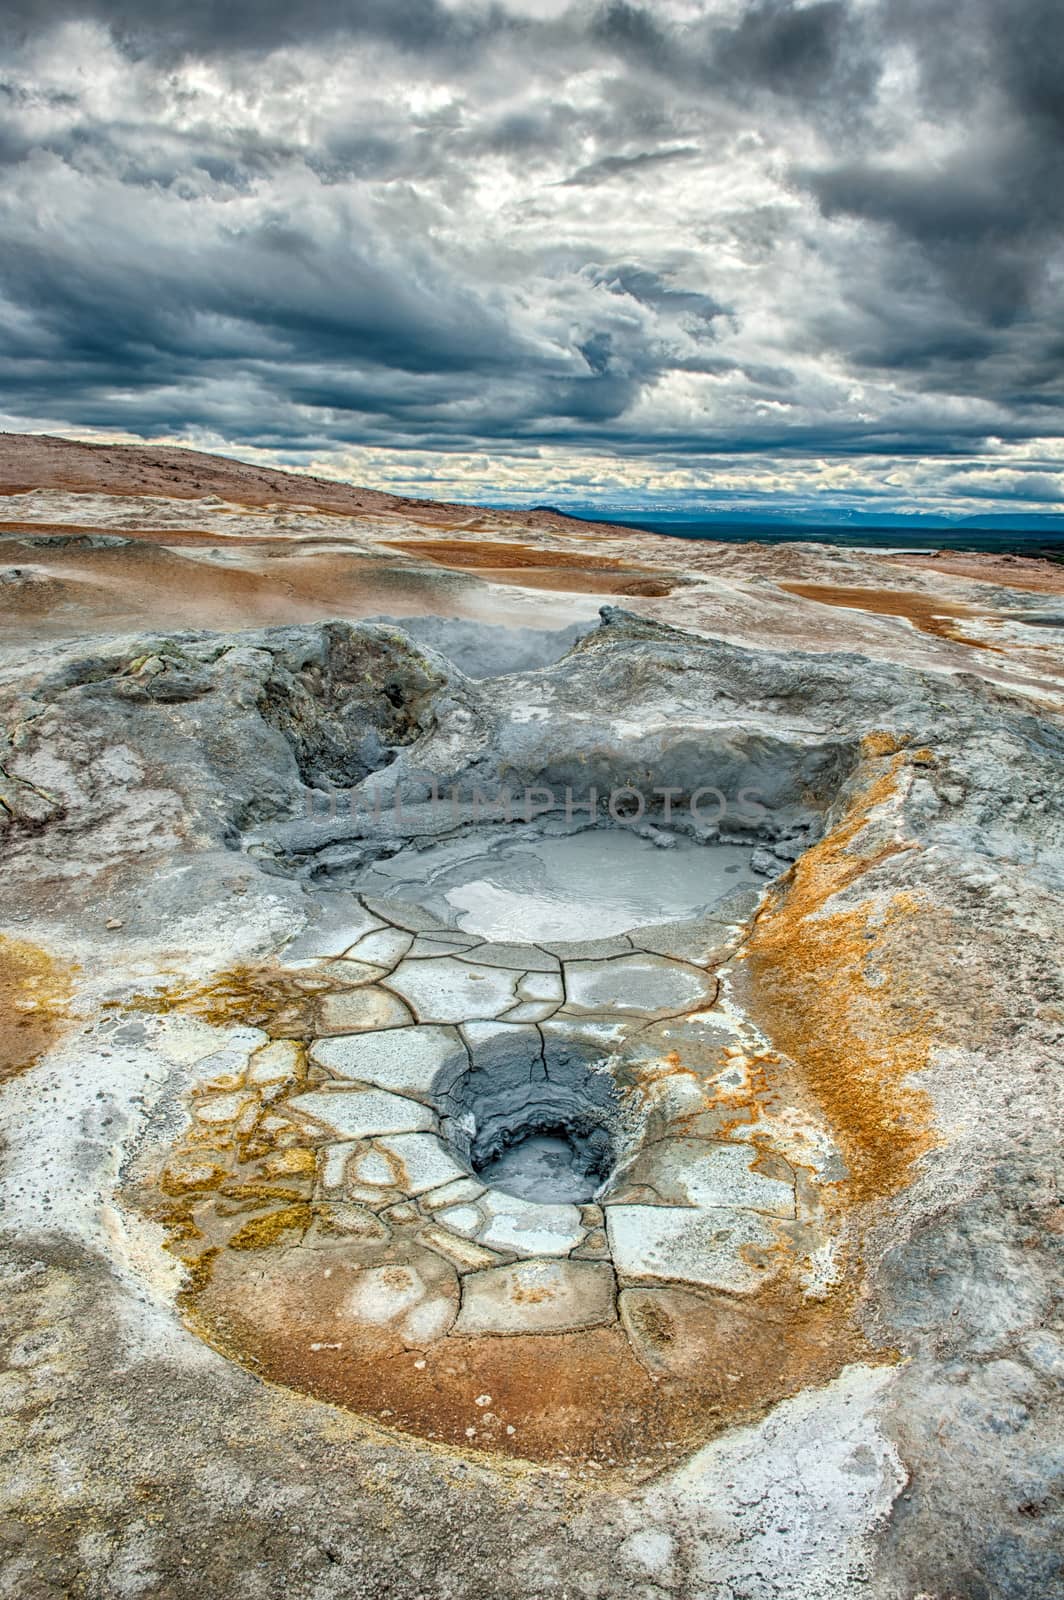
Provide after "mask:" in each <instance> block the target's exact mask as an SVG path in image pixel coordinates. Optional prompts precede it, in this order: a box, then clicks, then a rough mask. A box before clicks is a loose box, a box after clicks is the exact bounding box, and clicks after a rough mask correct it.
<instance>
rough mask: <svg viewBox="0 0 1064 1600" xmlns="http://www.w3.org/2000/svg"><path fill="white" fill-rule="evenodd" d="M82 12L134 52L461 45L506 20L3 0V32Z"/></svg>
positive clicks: (25, 33) (250, 1) (434, 5)
mask: <svg viewBox="0 0 1064 1600" xmlns="http://www.w3.org/2000/svg"><path fill="white" fill-rule="evenodd" d="M82 18H89V19H91V20H93V21H95V22H99V23H101V24H102V25H103V26H104V27H106V28H108V29H109V30H110V31H111V33H112V35H113V36H114V38H115V40H116V41H117V42H118V43H119V44H121V45H122V46H123V47H125V48H126V49H128V50H129V51H130V52H131V53H132V54H134V55H140V54H147V55H171V54H174V53H181V52H186V51H187V52H191V53H193V54H196V55H216V54H225V53H228V52H231V51H239V52H247V51H261V50H275V49H278V48H283V47H284V46H286V45H294V44H299V43H302V42H304V41H307V40H315V39H322V38H324V39H329V38H336V37H338V36H347V37H351V38H368V39H381V40H385V41H387V42H388V43H390V44H393V45H396V46H398V47H399V48H401V49H407V50H414V51H424V50H439V49H453V50H459V49H468V48H469V47H470V46H472V45H474V44H476V42H477V41H478V40H479V39H480V38H481V37H482V36H483V35H485V34H491V33H493V32H495V31H497V30H498V29H499V28H501V27H505V26H506V25H507V19H506V17H505V14H504V13H503V12H501V11H499V10H497V9H495V8H492V7H485V8H484V9H483V10H478V11H476V12H460V11H454V10H452V9H450V8H449V7H448V6H445V5H442V4H441V3H440V0H300V4H299V5H298V6H295V5H293V4H292V3H291V0H226V3H224V4H218V3H217V0H150V4H144V3H139V0H8V3H7V5H6V6H5V8H4V18H3V20H2V21H0V35H2V36H6V37H8V38H10V39H25V38H27V37H29V36H31V35H33V34H34V33H39V32H42V31H44V30H46V29H47V28H49V27H53V26H54V25H55V24H57V23H62V22H69V21H72V20H78V19H82Z"/></svg>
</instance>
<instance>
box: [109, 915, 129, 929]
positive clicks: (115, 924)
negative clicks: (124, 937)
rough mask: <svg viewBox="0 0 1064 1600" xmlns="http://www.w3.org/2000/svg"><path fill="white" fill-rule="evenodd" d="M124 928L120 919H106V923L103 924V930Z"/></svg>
mask: <svg viewBox="0 0 1064 1600" xmlns="http://www.w3.org/2000/svg"><path fill="white" fill-rule="evenodd" d="M124 926H125V924H124V923H123V921H122V918H121V917H108V919H107V921H106V922H105V923H104V927H105V928H122V927H124Z"/></svg>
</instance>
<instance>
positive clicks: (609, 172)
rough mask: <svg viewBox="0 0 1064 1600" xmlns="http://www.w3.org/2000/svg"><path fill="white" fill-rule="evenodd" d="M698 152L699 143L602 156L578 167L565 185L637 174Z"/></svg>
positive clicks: (565, 180)
mask: <svg viewBox="0 0 1064 1600" xmlns="http://www.w3.org/2000/svg"><path fill="white" fill-rule="evenodd" d="M697 154H698V146H697V145H693V144H677V145H673V146H671V148H669V149H667V150H640V151H639V152H638V154H636V155H632V156H600V157H599V159H598V160H597V161H590V162H589V163H588V165H587V166H586V167H578V168H577V170H576V171H575V172H573V173H571V174H570V176H569V177H568V178H565V179H563V185H564V186H565V187H567V188H573V187H575V186H577V185H580V184H595V183H605V182H606V181H607V180H608V179H610V178H617V177H624V176H626V175H628V174H631V175H635V174H638V173H640V172H645V171H646V169H647V168H648V167H660V166H663V165H664V164H665V162H667V161H683V160H685V159H687V158H689V157H691V156H696V155H697Z"/></svg>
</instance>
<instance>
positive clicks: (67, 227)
mask: <svg viewBox="0 0 1064 1600" xmlns="http://www.w3.org/2000/svg"><path fill="white" fill-rule="evenodd" d="M78 24H91V25H93V26H81V27H79V26H77V25H78ZM71 25H73V26H71ZM0 34H2V35H3V36H5V37H6V38H7V40H8V42H9V46H10V48H9V50H8V52H7V56H8V65H7V66H5V70H4V73H3V76H2V79H0V228H2V230H3V236H4V241H5V246H4V249H3V251H2V252H0V388H2V392H3V394H4V395H5V396H6V397H7V398H6V400H5V401H4V405H5V407H6V408H7V409H8V410H9V411H10V412H11V414H12V415H14V416H16V417H17V416H24V417H27V418H39V419H44V420H45V421H49V422H50V421H59V422H61V423H65V424H66V425H68V426H74V427H77V426H97V427H111V426H124V427H130V428H134V429H135V430H139V431H143V432H147V433H150V432H152V431H159V430H174V431H180V430H181V429H183V428H188V427H201V428H208V429H214V430H217V431H218V432H219V433H221V434H222V435H223V436H224V437H225V438H227V439H231V440H237V441H239V440H241V439H244V440H248V441H254V442H256V443H263V442H268V443H269V444H270V446H271V447H277V448H283V447H285V446H287V447H290V448H321V447H323V446H324V445H326V444H328V442H329V441H336V442H350V441H354V442H358V443H364V444H369V445H374V446H382V447H386V446H388V447H390V446H405V447H409V446H411V445H414V444H416V445H417V446H418V447H419V448H421V449H424V450H431V449H457V448H463V449H464V448H470V449H476V448H478V447H479V446H481V445H483V444H490V445H491V447H492V449H493V450H507V449H510V448H511V447H523V446H524V445H525V444H526V443H527V442H528V441H530V440H533V441H539V442H542V443H544V444H547V443H552V444H566V445H569V446H573V447H581V448H582V447H585V446H586V447H594V448H596V449H608V450H610V451H612V452H614V453H615V454H616V455H617V457H618V458H633V457H638V456H639V455H643V456H645V457H646V458H648V459H653V458H654V457H655V456H661V457H662V458H663V459H664V458H665V457H668V458H669V459H679V460H684V459H687V458H697V457H700V456H701V457H703V458H704V457H706V456H709V455H712V454H713V453H715V452H719V453H722V454H724V453H726V454H728V455H729V456H742V455H751V454H755V453H757V452H764V451H768V452H774V453H775V454H776V455H777V456H778V457H779V458H780V459H790V458H791V457H795V458H796V457H799V456H802V455H818V454H826V455H831V454H835V455H839V456H856V455H859V454H866V455H867V454H875V453H877V452H878V453H881V454H883V455H897V456H900V457H905V456H910V455H916V454H919V453H920V452H921V451H926V450H927V449H929V448H931V447H932V446H933V448H934V449H935V450H936V451H938V452H940V453H941V454H942V455H943V456H948V455H951V454H956V455H961V456H966V455H969V454H970V453H971V452H972V451H973V449H978V448H980V445H981V441H982V440H983V439H984V438H986V437H988V436H993V437H994V438H998V439H1004V440H1010V439H1014V440H1023V439H1024V438H1026V437H1028V436H1031V435H1032V434H1036V433H1041V434H1042V435H1043V436H1048V435H1055V434H1057V433H1059V432H1060V431H1061V419H1062V416H1064V393H1062V388H1061V367H1062V360H1064V350H1062V340H1061V337H1060V333H1059V323H1060V317H1059V310H1060V308H1059V304H1058V299H1059V285H1060V281H1061V264H1062V250H1064V201H1062V196H1064V172H1062V137H1064V89H1062V84H1064V27H1062V26H1061V24H1060V21H1059V12H1058V10H1057V5H1056V3H1055V0H1054V3H1053V4H1052V5H1051V4H1050V3H1049V0H1015V3H1011V4H1009V5H1008V6H1007V8H1006V6H1005V4H1004V0H968V3H966V4H965V5H964V6H963V7H960V8H958V7H957V6H956V5H955V4H950V5H946V4H944V3H942V0H878V3H877V0H871V3H862V4H857V3H852V0H811V3H807V4H797V3H793V0H754V3H750V4H745V5H742V6H740V7H738V8H734V7H732V6H725V5H723V3H722V4H720V5H717V4H716V3H714V0H705V3H703V4H701V5H699V6H694V5H691V4H683V5H679V4H676V5H673V4H672V3H671V0H661V3H659V4H656V5H654V6H641V5H638V4H633V3H630V0H606V3H593V0H575V3H574V4H572V5H571V6H569V7H568V9H562V8H559V7H558V6H548V7H538V8H537V7H536V5H534V4H533V0H505V3H504V0H499V3H489V0H485V3H482V4H463V3H461V0H454V3H448V4H444V3H443V0H387V3H386V0H342V3H336V0H309V4H306V5H304V6H302V7H301V8H299V10H298V11H297V10H296V9H295V8H293V7H292V6H291V5H290V4H289V3H288V0H286V3H285V4H284V5H282V4H280V3H279V0H264V3H258V4H250V3H240V4H227V5H218V4H208V3H207V0H193V3H191V4H180V5H179V4H177V3H175V0H162V3H152V4H150V5H149V4H147V3H146V0H33V3H32V4H31V3H29V0H9V4H8V6H7V7H6V8H5V15H4V18H3V20H2V21H0ZM82 58H84V59H82ZM1045 481H1046V482H1048V479H1046V480H1045ZM1017 492H1018V491H1017ZM973 493H974V491H973Z"/></svg>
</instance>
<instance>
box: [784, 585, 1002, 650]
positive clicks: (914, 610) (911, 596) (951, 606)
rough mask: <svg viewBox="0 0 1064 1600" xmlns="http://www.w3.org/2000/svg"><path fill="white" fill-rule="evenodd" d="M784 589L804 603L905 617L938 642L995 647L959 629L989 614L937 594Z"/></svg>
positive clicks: (816, 587) (803, 587)
mask: <svg viewBox="0 0 1064 1600" xmlns="http://www.w3.org/2000/svg"><path fill="white" fill-rule="evenodd" d="M780 588H781V589H786V591H787V593H788V594H794V595H799V596H800V597H801V598H802V599H803V600H817V601H819V602H820V603H821V605H826V606H843V607H845V608H846V609H847V610H850V611H872V612H875V613H876V615H878V616H881V617H905V618H906V619H907V620H908V621H909V622H911V623H912V624H913V626H914V627H915V628H919V629H920V632H921V633H930V634H933V635H934V637H935V638H938V639H952V640H953V641H954V642H955V643H957V644H969V645H972V646H973V647H975V648H976V649H980V650H989V649H992V648H993V647H992V646H991V645H988V644H987V643H986V642H985V640H982V639H972V638H969V637H968V636H967V635H966V634H965V633H964V632H963V631H962V630H961V629H960V628H959V627H958V626H957V619H958V618H962V617H978V616H980V615H986V613H981V612H979V611H977V610H976V609H975V607H974V606H966V605H962V604H961V603H960V602H959V601H956V600H941V599H939V597H938V596H937V595H929V594H919V593H917V592H915V591H914V590H911V589H910V590H904V589H851V588H845V587H840V586H838V585H836V584H829V583H781V584H780Z"/></svg>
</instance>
